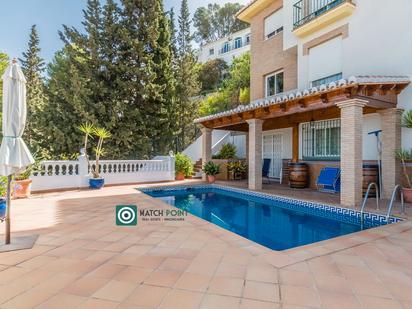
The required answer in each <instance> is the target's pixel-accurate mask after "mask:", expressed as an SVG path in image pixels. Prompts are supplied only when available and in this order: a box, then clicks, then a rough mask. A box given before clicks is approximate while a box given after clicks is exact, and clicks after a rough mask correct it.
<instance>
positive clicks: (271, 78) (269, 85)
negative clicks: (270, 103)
mask: <svg viewBox="0 0 412 309" xmlns="http://www.w3.org/2000/svg"><path fill="white" fill-rule="evenodd" d="M281 92H283V72H276V73H274V74H271V75H268V76H266V96H267V97H270V96H272V95H275V94H278V93H281Z"/></svg>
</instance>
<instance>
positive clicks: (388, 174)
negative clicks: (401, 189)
mask: <svg viewBox="0 0 412 309" xmlns="http://www.w3.org/2000/svg"><path fill="white" fill-rule="evenodd" d="M402 113H403V110H402V109H398V108H391V109H385V110H381V111H379V114H380V116H381V128H382V135H381V141H382V187H383V188H381V192H382V196H383V198H390V197H391V195H392V190H393V188H394V187H395V186H396V185H397V184H401V182H402V172H401V165H400V162H399V160H398V159H396V157H395V150H397V149H400V148H401V147H402V139H401V137H402V136H401V131H402V130H401V129H402V128H401V121H402Z"/></svg>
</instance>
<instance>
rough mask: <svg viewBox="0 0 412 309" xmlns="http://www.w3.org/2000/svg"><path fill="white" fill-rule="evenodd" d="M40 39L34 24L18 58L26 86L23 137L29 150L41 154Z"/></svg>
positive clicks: (41, 84)
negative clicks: (25, 116) (24, 49)
mask: <svg viewBox="0 0 412 309" xmlns="http://www.w3.org/2000/svg"><path fill="white" fill-rule="evenodd" d="M39 45H40V39H39V35H38V33H37V28H36V25H33V26H32V27H31V30H30V37H29V42H28V48H27V51H26V52H24V53H23V58H22V59H19V60H20V62H21V64H22V70H23V73H24V75H25V77H26V81H27V84H26V88H27V90H26V91H27V121H26V127H25V131H24V138H25V140H26V143H27V145H28V147H29V148H30V150H31V151H33V152H35V153H39V155H40V154H42V152H43V151H42V148H43V147H45V145H42V140H43V136H44V132H43V126H44V119H43V114H44V113H43V111H44V107H45V105H46V103H47V98H46V96H45V93H44V83H43V77H42V74H43V72H44V70H45V63H44V60H43V59H42V58H41V57H40V46H39Z"/></svg>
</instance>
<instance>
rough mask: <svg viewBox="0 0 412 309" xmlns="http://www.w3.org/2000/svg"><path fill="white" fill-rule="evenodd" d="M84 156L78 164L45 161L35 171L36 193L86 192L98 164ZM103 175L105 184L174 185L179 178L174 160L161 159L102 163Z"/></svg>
mask: <svg viewBox="0 0 412 309" xmlns="http://www.w3.org/2000/svg"><path fill="white" fill-rule="evenodd" d="M89 164H90V165H89V166H88V165H87V160H86V158H85V157H84V155H83V156H80V157H79V158H78V160H77V161H43V162H42V163H41V168H40V169H39V170H37V171H34V172H33V174H32V176H31V179H32V180H33V183H32V190H33V191H41V190H54V189H68V188H82V187H87V186H88V179H89V178H90V175H91V170H92V168H93V169H94V168H95V166H96V162H95V161H90V162H89ZM99 174H100V176H101V177H102V178H104V179H105V184H109V185H110V184H128V183H143V182H157V181H171V180H174V177H175V166H174V157H169V156H165V157H157V158H156V160H100V161H99Z"/></svg>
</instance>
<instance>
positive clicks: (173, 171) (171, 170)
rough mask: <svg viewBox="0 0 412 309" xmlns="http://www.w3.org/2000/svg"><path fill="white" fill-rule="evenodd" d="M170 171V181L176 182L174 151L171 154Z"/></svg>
mask: <svg viewBox="0 0 412 309" xmlns="http://www.w3.org/2000/svg"><path fill="white" fill-rule="evenodd" d="M168 171H169V173H170V175H169V176H170V180H175V156H174V154H173V151H171V152H170V153H169V166H168Z"/></svg>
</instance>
